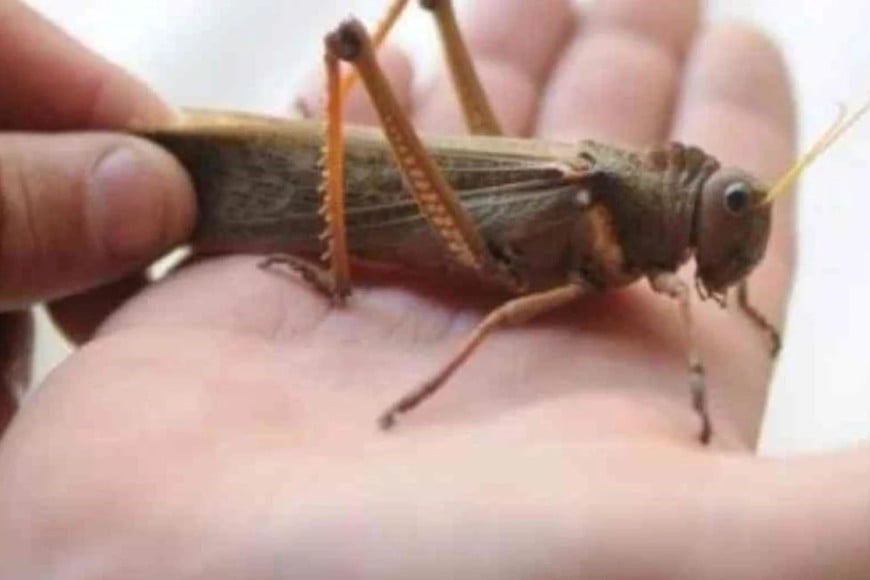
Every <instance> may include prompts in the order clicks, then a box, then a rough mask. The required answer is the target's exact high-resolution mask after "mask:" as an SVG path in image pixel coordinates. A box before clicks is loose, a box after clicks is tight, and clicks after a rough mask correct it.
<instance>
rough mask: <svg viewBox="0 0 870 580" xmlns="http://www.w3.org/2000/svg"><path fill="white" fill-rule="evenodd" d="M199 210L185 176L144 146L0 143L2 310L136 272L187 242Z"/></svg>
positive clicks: (16, 138) (11, 137)
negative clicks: (181, 243) (163, 253)
mask: <svg viewBox="0 0 870 580" xmlns="http://www.w3.org/2000/svg"><path fill="white" fill-rule="evenodd" d="M194 208H195V199H194V194H193V188H192V185H191V183H190V181H189V179H188V177H187V175H186V173H185V172H184V171H183V169H182V168H181V167H180V165H179V164H178V163H177V162H176V161H175V159H174V158H173V157H172V156H170V155H169V154H168V153H166V152H164V151H163V150H162V149H160V148H158V147H157V146H155V145H152V144H150V143H148V142H146V141H144V140H141V139H137V138H134V137H129V136H122V135H112V134H98V133H87V134H74V133H71V134H64V135H54V136H43V135H31V134H5V135H0V310H8V309H13V308H21V307H24V306H27V305H29V304H32V303H34V302H39V301H46V300H51V299H55V298H58V297H61V296H66V295H69V294H71V293H74V292H78V291H81V290H83V289H86V288H89V287H93V286H97V285H101V284H104V283H106V282H109V281H111V280H114V279H117V278H119V277H121V276H123V275H124V274H126V273H129V272H131V271H134V270H137V269H140V268H141V267H142V266H144V265H146V264H147V263H149V262H150V261H152V260H154V259H155V258H157V257H158V256H159V255H160V254H161V253H162V252H165V251H166V250H168V249H170V248H172V247H173V246H174V245H176V244H178V243H180V242H182V241H183V240H184V239H185V238H186V237H187V236H188V234H189V233H190V231H191V228H192V226H193V221H194V214H195V209H194Z"/></svg>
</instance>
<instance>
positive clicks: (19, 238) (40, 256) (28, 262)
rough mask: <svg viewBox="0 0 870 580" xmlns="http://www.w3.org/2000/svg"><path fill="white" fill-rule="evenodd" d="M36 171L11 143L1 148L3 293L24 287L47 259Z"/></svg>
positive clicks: (0, 271) (0, 262) (0, 279)
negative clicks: (40, 225) (38, 210)
mask: <svg viewBox="0 0 870 580" xmlns="http://www.w3.org/2000/svg"><path fill="white" fill-rule="evenodd" d="M42 188H43V185H42V184H41V183H40V177H39V175H38V172H34V171H32V170H31V169H30V168H28V163H27V161H26V160H25V159H24V158H23V156H22V155H20V154H18V153H17V152H16V148H15V147H14V145H12V146H8V147H2V148H0V285H2V292H0V293H2V294H3V295H6V296H9V295H10V294H14V291H13V290H11V289H13V288H27V287H29V286H30V283H31V282H32V281H33V280H32V279H33V278H34V277H35V276H36V275H37V273H38V271H39V265H40V264H43V263H44V262H45V260H46V254H47V252H46V243H45V240H44V239H43V238H44V237H43V235H42V233H41V229H40V227H39V220H38V219H37V217H38V216H37V212H36V208H35V207H34V206H35V204H36V203H37V202H38V199H39V196H40V190H41V189H42Z"/></svg>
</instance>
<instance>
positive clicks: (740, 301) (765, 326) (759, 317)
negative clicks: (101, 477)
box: [737, 280, 782, 358]
mask: <svg viewBox="0 0 870 580" xmlns="http://www.w3.org/2000/svg"><path fill="white" fill-rule="evenodd" d="M737 305H738V306H739V307H740V310H742V311H743V313H744V314H745V315H746V316H747V317H748V318H749V320H750V321H752V324H754V325H755V327H756V328H758V329H759V330H760V331H761V332H763V333H764V334H765V336H766V337H767V339H768V341H769V342H770V356H771V357H773V358H775V357H776V356H777V355H778V354H779V351H780V349H781V348H782V337H781V336H780V334H779V330H778V329H777V328H776V326H774V325H773V323H772V322H770V321H769V320H768V319H767V318H765V316H764V315H763V314H762V313H761V312H760V311H759V310H758V309H757V308H756V307H755V306H753V305H752V302H751V301H750V300H749V283H748V282H747V281H746V280H743V281H742V282H740V284H739V285H738V286H737Z"/></svg>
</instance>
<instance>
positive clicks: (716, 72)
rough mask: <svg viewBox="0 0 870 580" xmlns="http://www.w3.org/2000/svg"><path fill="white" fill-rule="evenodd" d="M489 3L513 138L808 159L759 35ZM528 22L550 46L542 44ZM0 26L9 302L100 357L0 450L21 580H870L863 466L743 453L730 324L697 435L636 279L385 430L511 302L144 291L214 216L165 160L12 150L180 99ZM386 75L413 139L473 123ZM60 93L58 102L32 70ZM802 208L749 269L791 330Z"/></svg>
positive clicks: (363, 282)
mask: <svg viewBox="0 0 870 580" xmlns="http://www.w3.org/2000/svg"><path fill="white" fill-rule="evenodd" d="M542 4H546V5H547V7H548V9H547V10H543V9H542V8H538V10H540V12H536V14H535V15H532V14H531V11H532V10H533V8H532V6H533V5H534V6H535V7H540V6H541V5H542ZM487 6H488V7H489V8H487ZM495 6H498V9H495V8H494V7H495ZM478 8H479V10H480V11H485V12H488V14H489V16H488V17H487V18H481V17H480V14H482V13H483V12H478V16H476V17H475V16H472V17H471V19H470V20H469V21H468V23H467V26H466V28H467V30H468V32H469V42H470V45H471V47H472V50H473V51H474V52H475V53H476V54H478V55H482V56H481V58H480V64H481V69H482V76H483V78H484V82H485V83H486V84H487V86H488V87H490V93H491V94H492V95H493V97H494V101H495V108H496V111H497V112H498V113H499V115H500V118H501V120H502V122H503V124H504V126H505V127H506V129H507V130H508V131H509V132H511V133H514V134H518V133H522V134H529V133H534V134H537V135H544V136H548V137H560V138H568V139H571V140H576V139H579V138H582V137H594V138H598V139H602V140H608V141H615V142H618V143H621V144H624V145H626V146H634V147H643V146H647V145H652V144H654V143H658V142H660V141H662V140H665V139H669V138H677V139H680V140H683V141H686V142H690V143H693V144H696V145H700V146H702V147H705V148H706V149H707V150H709V151H710V152H712V153H714V154H716V155H718V156H719V157H720V159H721V160H722V161H724V162H726V163H728V164H733V165H737V166H741V167H743V168H745V169H747V170H751V171H754V172H756V173H757V174H758V175H760V176H762V177H764V178H766V179H772V178H774V177H776V176H777V175H779V174H780V173H781V172H782V171H783V169H784V168H785V167H786V166H787V165H788V163H789V161H790V160H791V158H792V156H793V151H792V144H793V134H794V127H793V125H792V118H793V113H792V102H791V96H790V92H789V87H788V84H787V78H786V76H787V75H786V73H785V71H784V69H783V64H782V62H781V60H780V57H779V56H778V55H777V53H776V51H775V50H774V49H773V47H772V46H771V44H770V43H768V42H767V41H766V40H764V38H763V37H762V36H761V35H760V34H759V33H758V32H755V31H753V30H751V29H748V28H745V27H738V26H726V27H716V28H701V27H699V26H698V25H697V24H696V23H697V20H698V18H699V15H698V11H699V7H698V6H696V4H695V3H693V2H689V1H686V0H667V1H657V2H655V3H650V2H646V1H641V0H609V1H602V2H600V3H599V4H598V5H597V7H594V8H589V9H587V10H586V12H585V13H584V14H583V15H582V17H580V18H578V17H576V15H575V14H574V12H572V11H570V10H569V9H568V2H566V1H563V0H547V1H546V2H535V3H530V2H527V1H525V0H510V1H508V0H487V1H483V0H481V2H479V5H478ZM532 21H533V22H535V27H536V30H537V31H538V36H536V37H535V38H538V40H533V38H532V36H531V35H527V34H522V33H521V31H520V24H521V23H528V22H532ZM0 22H2V23H3V26H4V30H3V33H4V34H0V76H2V78H15V79H19V80H20V84H19V85H17V86H16V91H7V89H6V88H5V87H7V86H8V84H6V85H5V86H0V123H2V126H3V128H4V129H6V130H8V131H10V132H7V133H3V134H0V167H2V168H3V170H4V172H3V176H4V177H3V181H2V182H0V183H2V185H3V197H4V208H5V211H6V215H5V220H4V222H3V230H2V239H3V244H2V255H0V304H2V305H3V306H4V308H6V309H7V310H8V309H12V308H15V307H21V306H26V305H29V304H33V303H36V302H38V301H42V300H46V301H53V302H52V312H53V314H54V316H55V319H56V320H57V321H58V323H59V324H60V325H61V326H62V327H63V328H65V329H66V330H67V332H68V333H69V334H70V335H71V336H73V337H76V338H78V339H79V340H85V339H87V338H89V337H90V336H92V335H95V338H94V339H93V340H91V341H89V342H88V343H87V345H86V346H85V347H84V348H83V349H81V350H80V351H78V352H77V353H76V354H75V355H73V356H72V357H70V358H69V359H68V360H67V361H66V362H65V363H64V364H63V365H62V366H61V367H60V368H59V369H58V370H57V372H55V373H54V374H53V375H51V377H49V379H48V380H47V381H46V382H45V384H43V385H42V386H41V389H40V390H39V391H38V392H37V393H36V394H35V395H34V396H32V397H31V398H29V399H28V401H27V403H26V405H25V406H24V408H23V409H22V410H21V412H20V413H19V414H18V415H17V416H16V417H15V419H14V420H13V421H12V422H11V424H10V425H9V426H8V429H7V430H6V433H5V435H4V437H3V439H2V440H0V577H3V578H89V579H92V578H258V579H259V578H264V579H265V578H360V579H364V578H373V579H374V578H377V579H383V578H446V577H457V578H499V579H510V578H541V579H548V578H577V577H582V578H637V577H642V578H650V579H655V578H693V579H704V578H723V579H724V578H792V579H811V578H866V577H867V576H868V575H870V551H868V550H867V545H868V540H867V538H868V537H870V492H868V487H867V485H866V481H867V476H868V474H870V452H868V451H867V450H865V449H858V450H854V451H850V452H843V453H838V454H832V455H828V456H816V457H812V458H796V459H789V460H761V459H758V458H757V457H756V456H755V455H754V454H753V449H754V447H755V443H756V439H757V435H758V428H759V422H760V419H761V416H762V411H763V406H764V403H765V398H766V385H767V382H768V379H769V374H770V369H771V365H770V362H769V361H768V358H767V353H766V349H765V344H764V341H763V338H762V337H761V336H760V335H759V334H757V333H756V332H755V329H754V328H753V326H752V325H751V324H750V323H748V322H747V320H746V319H745V318H743V317H741V316H739V315H738V313H737V312H736V311H734V310H729V311H722V310H719V309H718V308H717V307H715V306H714V305H712V304H704V305H696V310H697V312H696V319H697V320H698V322H699V328H698V335H699V337H700V345H699V346H700V351H701V353H702V354H703V356H704V357H705V361H706V363H707V368H708V380H709V384H710V388H711V398H712V403H713V419H714V421H715V424H716V428H717V433H716V436H715V438H714V441H713V445H712V447H709V448H703V447H701V446H699V444H698V442H697V430H698V419H697V417H696V415H695V414H694V413H693V412H692V410H691V408H690V406H689V399H688V393H687V388H686V380H687V376H686V369H685V366H684V361H683V356H682V348H681V344H680V341H681V334H680V329H679V326H678V320H679V319H678V314H677V311H676V307H675V305H674V304H673V303H671V302H670V301H668V300H667V299H664V298H662V297H661V296H657V295H654V294H653V293H652V292H651V291H650V289H649V288H648V287H646V286H645V285H638V286H637V287H634V288H632V289H630V290H628V291H626V292H621V293H617V294H612V295H607V296H600V297H592V298H590V299H589V300H584V301H581V303H580V304H578V305H577V306H576V307H570V308H567V309H565V310H564V311H560V312H559V313H558V314H555V315H553V316H549V317H546V318H545V319H543V320H541V321H540V322H536V323H534V324H532V325H530V326H527V327H523V328H518V329H512V330H509V331H503V332H499V333H496V335H495V336H493V337H492V338H491V339H490V340H489V341H488V342H487V343H486V344H485V345H484V347H483V348H481V350H480V351H479V352H478V353H477V354H476V355H475V356H474V358H473V359H472V361H471V362H470V363H469V364H468V365H467V367H466V368H464V369H463V370H462V371H461V372H460V373H459V374H457V376H456V377H455V380H453V381H452V382H451V384H450V385H449V388H447V389H446V390H445V391H444V392H443V393H442V394H440V396H439V397H437V398H436V399H434V400H433V401H432V402H431V403H429V404H427V405H426V406H424V407H423V408H421V409H419V410H418V411H417V412H416V413H414V414H412V415H410V416H408V417H407V418H406V419H405V421H404V422H403V423H402V424H401V425H399V427H398V428H397V430H396V431H395V432H393V433H389V434H384V433H381V432H379V431H378V430H377V429H376V428H375V425H374V419H375V417H376V416H377V414H378V413H379V412H380V411H381V410H382V409H383V407H384V406H385V405H386V404H388V403H389V402H391V401H392V400H394V399H395V397H396V396H398V395H400V394H401V393H403V392H404V391H405V389H407V388H408V386H409V385H413V384H415V382H416V381H418V380H420V378H421V377H426V376H428V375H429V374H430V373H431V372H432V371H433V370H434V369H437V368H438V365H439V364H441V362H442V361H443V360H444V359H445V357H446V356H448V355H449V354H450V353H451V352H452V349H453V348H454V347H455V345H456V343H457V342H458V341H459V340H460V338H461V337H462V336H463V335H464V333H465V332H466V331H467V330H468V329H469V328H470V326H471V325H473V323H474V322H475V321H477V320H478V319H479V318H480V317H481V316H482V315H483V314H484V313H485V311H486V309H487V308H489V307H491V306H492V305H493V303H494V300H495V299H494V298H493V297H491V296H479V295H478V296H474V297H473V298H470V299H469V298H468V297H467V296H465V293H464V291H460V290H451V289H449V288H444V287H440V286H436V285H435V284H433V283H426V282H421V281H416V282H414V281H411V280H408V279H406V278H403V277H402V276H401V275H399V274H391V275H384V274H382V273H381V274H372V273H369V275H359V276H357V286H356V288H355V293H354V294H353V295H352V297H351V299H350V300H349V302H348V307H347V308H346V309H344V310H338V309H333V308H331V307H330V306H329V303H328V300H326V299H325V298H324V297H323V296H321V295H319V294H318V293H316V292H314V291H312V289H311V288H310V287H308V286H306V285H305V284H303V283H301V282H300V281H299V280H297V279H295V278H293V277H292V276H289V275H288V276H283V275H280V274H276V273H274V272H272V273H269V272H262V271H260V270H258V269H257V267H256V266H257V263H258V261H259V260H260V258H257V257H246V256H236V257H227V258H221V259H210V260H206V261H201V262H199V263H197V264H194V265H192V266H189V267H187V268H185V269H183V270H181V271H179V272H177V273H176V274H175V275H173V276H172V277H171V278H169V279H168V280H166V281H165V282H163V283H161V284H159V285H152V286H148V285H147V284H146V282H145V281H144V278H143V277H142V276H139V275H136V274H134V273H135V272H136V271H138V270H140V269H141V267H142V265H143V264H145V263H147V262H148V261H149V260H150V259H152V258H154V257H156V256H157V255H159V254H160V253H161V252H162V251H163V250H165V249H166V248H168V247H171V246H173V245H175V244H177V243H179V242H180V241H181V240H183V239H184V238H185V236H186V235H187V234H188V232H189V229H190V227H191V225H192V216H193V214H194V208H193V201H192V195H191V192H190V188H189V184H188V183H187V181H186V179H185V177H184V175H183V174H182V173H181V172H180V170H179V168H178V167H177V166H176V165H175V164H174V163H173V162H172V160H171V158H169V157H167V156H165V155H164V154H162V153H161V152H159V151H158V150H156V149H154V148H151V147H150V146H147V145H145V144H142V143H139V142H135V141H131V140H130V138H127V137H121V136H117V135H111V134H106V135H100V136H96V135H85V134H74V135H67V136H63V137H57V136H34V135H27V134H16V135H13V134H12V133H11V131H13V130H15V131H27V130H34V129H44V128H62V129H91V128H107V129H111V128H116V127H119V126H123V125H124V124H125V123H126V122H127V121H129V120H130V119H131V118H142V117H150V116H152V115H154V116H159V115H164V114H166V112H165V109H163V107H162V105H161V104H160V102H159V101H158V100H157V99H156V97H154V96H153V95H152V94H151V93H150V92H148V91H147V90H146V89H144V88H143V87H141V86H140V85H139V84H138V83H137V82H136V81H134V80H133V79H131V78H130V77H128V76H126V75H124V74H123V73H122V72H121V71H119V70H118V69H116V68H114V67H110V66H108V65H107V64H105V63H104V62H102V61H101V60H99V59H97V58H96V57H94V56H92V55H90V54H88V53H86V52H84V50H83V49H81V48H79V47H77V46H75V45H74V44H73V43H72V41H71V40H69V39H67V38H64V37H62V36H60V34H59V33H58V32H57V31H55V30H54V29H52V28H50V27H48V26H47V25H45V24H44V23H43V22H42V21H41V20H40V19H39V18H38V17H37V16H36V15H35V14H33V13H32V12H30V11H29V10H28V9H25V8H24V7H23V6H22V5H20V4H18V3H17V2H10V1H7V2H5V3H2V4H0ZM692 38H694V40H690V39H692ZM34 43H41V44H39V45H40V46H43V47H45V46H47V47H50V48H51V50H44V51H39V52H33V51H29V49H28V47H31V46H34ZM4 56H6V57H8V58H5V59H4ZM386 61H387V62H388V63H389V65H388V66H389V68H390V70H391V71H392V77H393V78H394V79H395V81H396V88H397V90H398V91H399V93H400V95H401V96H402V98H403V100H404V101H405V102H406V103H408V104H409V106H410V108H411V110H412V112H413V115H414V117H415V118H416V120H417V121H418V122H419V124H420V126H421V127H423V128H426V127H429V128H433V127H437V128H438V129H439V130H445V128H450V129H456V130H457V131H459V130H461V128H460V127H461V124H460V119H459V116H458V114H457V113H456V112H455V109H454V108H453V104H452V103H453V101H452V94H451V93H450V91H449V89H448V84H447V82H446V80H439V81H436V84H435V87H434V88H431V89H430V90H427V91H425V92H422V93H420V94H412V93H411V91H410V89H409V86H410V85H409V79H410V72H409V71H410V69H409V65H408V64H407V61H406V60H404V59H403V58H402V57H401V56H400V55H397V53H395V52H392V53H391V56H388V57H387V58H386ZM590 71H592V72H591V73H590ZM49 74H51V75H52V78H53V79H54V82H60V81H63V82H65V84H66V86H67V87H68V90H67V91H65V93H64V94H63V95H62V97H63V99H62V100H57V99H59V98H60V96H59V95H57V91H55V90H51V91H50V90H49V89H48V87H49V86H51V87H54V86H55V85H54V84H51V83H49V84H47V85H41V84H40V82H39V81H38V80H33V79H39V78H44V77H40V76H39V75H49ZM505 95H510V98H504V96H505ZM358 98H359V97H358ZM350 108H351V109H355V110H356V111H357V112H356V114H358V115H359V114H360V111H359V109H360V106H359V104H358V103H357V104H356V105H353V104H352V105H351V106H350ZM362 114H363V115H365V114H366V113H362ZM121 144H128V145H133V146H135V147H137V148H138V149H136V150H137V151H139V152H140V154H141V155H145V156H146V159H147V160H148V161H147V167H149V168H150V171H147V172H146V171H144V170H143V169H141V166H139V170H138V171H134V172H130V173H128V174H124V175H122V176H121V177H118V179H117V180H116V181H115V182H111V181H110V184H109V186H107V187H108V188H109V189H108V192H109V195H115V196H124V197H123V199H124V200H125V201H126V202H129V203H130V204H133V205H132V206H129V207H126V210H127V211H123V212H119V213H112V214H111V218H112V219H111V220H102V221H101V220H99V219H96V220H94V219H91V218H90V217H89V216H91V215H92V214H90V213H88V212H89V211H91V210H92V206H91V205H90V203H91V202H88V201H86V200H87V199H91V200H93V198H92V197H91V198H85V197H83V196H84V193H83V191H84V189H83V187H82V186H81V184H82V183H85V181H86V180H85V176H86V175H87V172H88V171H89V169H90V168H91V167H92V166H93V164H94V162H95V160H96V159H98V158H99V157H101V156H102V155H103V154H104V152H105V151H106V150H107V149H112V148H114V147H117V146H119V145H121ZM73 145H74V146H73ZM11 174H15V175H19V176H23V177H24V179H17V180H13V179H10V178H9V177H8V176H9V175H11ZM23 184H26V185H23ZM83 200H85V201H84V202H83ZM792 203H793V202H792V200H791V199H790V198H788V197H786V198H783V199H780V200H778V202H777V212H778V213H777V216H776V231H775V233H774V237H773V240H772V243H771V247H770V248H769V251H768V253H767V258H766V260H765V262H764V264H763V266H762V267H761V268H760V270H759V271H758V272H756V274H755V275H754V277H753V278H752V287H753V291H754V294H755V298H756V301H757V303H758V305H759V307H760V308H761V309H762V310H763V311H764V312H766V313H768V314H769V315H770V316H771V317H772V318H774V319H775V320H777V321H780V320H781V317H782V315H783V308H784V305H785V303H786V292H787V290H788V280H789V276H790V272H791V267H792V263H793V260H792V244H793V237H792V220H791V217H790V216H791V207H792ZM122 205H123V204H122ZM27 206H29V209H30V213H29V215H30V220H29V221H28V220H27V219H23V216H22V214H21V213H16V211H19V212H20V211H22V210H20V208H21V207H27ZM70 208H72V209H70ZM64 211H65V213H63V212H64ZM57 212H61V215H64V216H66V219H65V220H58V219H57V218H56V217H55V218H52V216H55V215H57ZM80 215H81V216H85V217H83V218H81V219H79V217H78V216H80ZM77 220H78V221H77ZM107 223H110V224H111V226H112V227H111V229H109V230H107V229H106V228H105V227H104V226H105V224H107ZM70 224H72V226H70ZM100 224H103V227H101V225H100ZM67 226H69V227H67ZM58 228H61V229H60V233H57V232H58ZM107 231H108V232H109V233H108V234H106V232H107ZM112 232H114V233H112ZM61 234H62V235H61ZM34 240H38V244H37V243H36V242H35V241H34ZM70 247H74V248H76V252H75V256H76V259H75V260H72V261H71V260H70V259H69V257H68V256H69V251H70ZM58 263H63V264H65V265H67V267H66V269H64V270H63V271H62V272H61V271H59V270H58V269H57V268H56V267H55V266H54V265H55V264H58ZM24 264H29V265H28V267H27V271H28V272H29V273H28V274H25V273H24V272H25V267H24ZM125 275H126V276H127V277H126V278H122V277H123V276H125ZM685 275H686V276H690V275H691V272H686V273H685ZM119 278H120V279H121V280H122V281H121V282H112V281H113V280H118V279H119ZM94 288H99V289H97V290H94ZM59 297H66V298H64V299H62V300H59ZM127 298H131V299H130V300H129V301H126V302H125V300H126V299H127ZM122 302H125V303H124V304H123V305H122V306H120V308H118V305H119V304H120V303H122Z"/></svg>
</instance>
